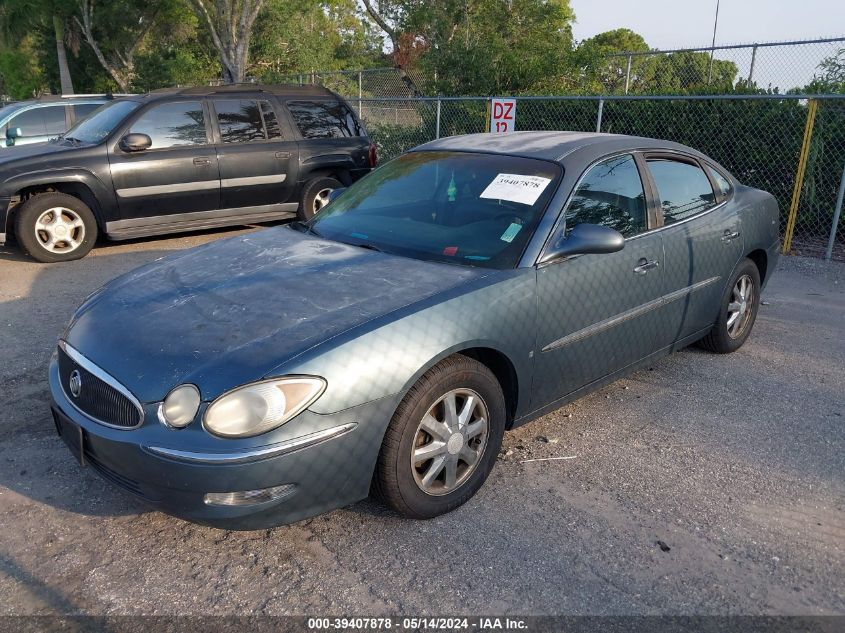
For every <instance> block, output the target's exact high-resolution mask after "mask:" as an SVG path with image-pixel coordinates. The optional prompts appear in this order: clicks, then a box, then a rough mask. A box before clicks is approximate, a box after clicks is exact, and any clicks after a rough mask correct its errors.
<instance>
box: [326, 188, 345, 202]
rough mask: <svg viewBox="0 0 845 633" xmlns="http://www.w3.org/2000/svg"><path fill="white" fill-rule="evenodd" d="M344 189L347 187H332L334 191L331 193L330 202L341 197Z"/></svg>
mask: <svg viewBox="0 0 845 633" xmlns="http://www.w3.org/2000/svg"><path fill="white" fill-rule="evenodd" d="M344 191H346V187H341V188H340V189H332V192H331V193H330V194H329V202H334V201H335V200H337V199H338V198H339V197H340V194H342V193H343V192H344Z"/></svg>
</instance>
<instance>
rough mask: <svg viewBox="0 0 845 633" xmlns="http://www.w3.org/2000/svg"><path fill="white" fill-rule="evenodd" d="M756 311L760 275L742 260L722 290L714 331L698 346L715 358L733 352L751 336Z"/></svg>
mask: <svg viewBox="0 0 845 633" xmlns="http://www.w3.org/2000/svg"><path fill="white" fill-rule="evenodd" d="M743 288H745V290H744V291H743ZM759 307H760V271H759V270H758V269H757V265H756V264H755V263H754V262H753V261H751V260H750V259H744V260H742V261H741V262H740V263H739V265H738V266H737V267H736V270H734V273H733V275H731V279H730V282H729V283H728V284H727V287H726V288H725V292H724V294H723V296H722V303H721V305H720V307H719V316H718V318H717V319H716V323H715V325H714V326H713V329H712V330H710V332H709V333H708V334H707V336H705V337H704V338H703V339H701V340H700V341H699V346H700V347H702V348H704V349H706V350H707V351H710V352H714V353H716V354H730V353H731V352H735V351H736V350H738V349H739V348H740V347H742V344H743V343H745V341H746V339H748V337H749V335H750V334H751V330H752V328H753V327H754V322H755V321H756V320H757V310H758V309H759Z"/></svg>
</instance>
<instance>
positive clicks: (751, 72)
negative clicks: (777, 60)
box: [748, 44, 757, 86]
mask: <svg viewBox="0 0 845 633" xmlns="http://www.w3.org/2000/svg"><path fill="white" fill-rule="evenodd" d="M755 61H757V45H756V44H755V45H754V46H753V47H752V48H751V68H749V69H748V85H749V86H751V82H752V81H753V80H754V62H755Z"/></svg>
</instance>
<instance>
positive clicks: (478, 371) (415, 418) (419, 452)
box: [373, 355, 506, 519]
mask: <svg viewBox="0 0 845 633" xmlns="http://www.w3.org/2000/svg"><path fill="white" fill-rule="evenodd" d="M470 397H471V398H472V400H470ZM450 398H453V400H452V401H453V402H454V403H455V405H454V410H455V411H456V412H457V414H458V415H457V416H451V418H450V417H449V414H448V403H449V401H450ZM461 414H464V415H463V416H462V415H461ZM429 418H430V419H429ZM485 418H486V419H485ZM505 418H506V407H505V398H504V395H503V394H502V388H501V387H500V386H499V382H498V380H496V377H495V376H494V375H493V373H492V372H491V371H490V370H489V369H488V368H487V367H486V366H484V365H482V364H481V363H479V362H478V361H476V360H473V359H472V358H469V357H467V356H462V355H456V356H452V357H450V358H447V359H446V360H444V361H442V362H441V363H439V364H438V365H436V366H435V367H433V368H432V369H430V370H429V371H428V372H426V373H425V374H424V375H423V377H422V378H420V380H419V381H418V382H417V383H416V384H415V385H414V386H413V387H411V389H410V390H409V391H408V393H407V394H406V395H405V397H404V398H403V400H402V402H401V403H400V405H399V407H398V408H397V409H396V413H395V414H394V415H393V418H392V420H391V421H390V425H389V426H388V428H387V432H386V433H385V436H384V440H383V442H382V446H381V451H380V452H379V456H378V461H377V463H376V470H375V473H374V476H373V492H374V493H375V495H374V496H376V497H377V498H379V499H380V500H381V501H382V502H384V503H385V504H386V505H388V506H389V507H391V508H392V509H394V510H396V511H397V512H398V513H400V514H402V515H404V516H407V517H411V518H416V519H430V518H433V517H436V516H439V515H441V514H444V513H446V512H450V511H452V510H454V509H455V508H457V507H458V506H460V505H462V504H463V503H465V502H466V501H468V500H469V499H470V498H471V497H472V496H473V495H474V494H475V493H476V492H477V491H478V489H479V488H481V486H482V484H484V481H485V480H486V479H487V476H488V475H489V474H490V471H491V470H492V468H493V465H494V464H495V462H496V458H497V457H498V454H499V449H500V448H501V445H502V436H503V435H504V432H505ZM450 419H451V420H452V422H453V423H452V424H451V425H450V424H449V423H448V421H449V420H450ZM444 422H445V424H444ZM435 423H436V424H435ZM462 423H463V425H462ZM450 427H451V428H450ZM456 427H457V428H456ZM459 436H460V437H459ZM473 453H474V454H475V455H476V457H475V459H474V462H473V463H470V462H471V461H473V458H472V456H471V455H472V454H473ZM428 455H431V457H430V458H429V457H428ZM415 458H417V459H415ZM441 460H442V461H441ZM452 464H454V469H453V467H452ZM438 467H439V470H438ZM449 473H452V475H451V476H450V474H449ZM450 479H451V481H450Z"/></svg>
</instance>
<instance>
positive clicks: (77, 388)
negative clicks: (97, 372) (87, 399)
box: [67, 369, 82, 398]
mask: <svg viewBox="0 0 845 633" xmlns="http://www.w3.org/2000/svg"><path fill="white" fill-rule="evenodd" d="M67 386H68V387H70V394H71V395H72V396H73V397H74V398H78V397H79V394H80V392H81V391H82V375H81V374H80V373H79V370H78V369H74V370H73V371H72V372H70V378H69V379H68V381H67Z"/></svg>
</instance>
